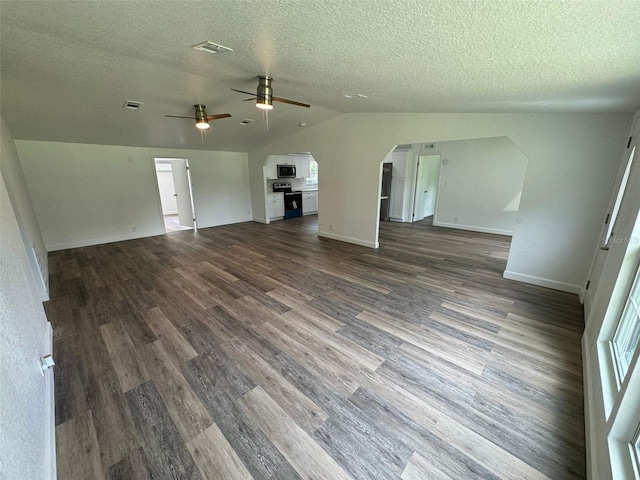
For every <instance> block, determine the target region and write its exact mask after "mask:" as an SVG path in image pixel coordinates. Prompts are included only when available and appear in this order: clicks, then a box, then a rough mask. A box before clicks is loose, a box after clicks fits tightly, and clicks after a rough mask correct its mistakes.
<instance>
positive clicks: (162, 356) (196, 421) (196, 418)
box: [144, 340, 213, 442]
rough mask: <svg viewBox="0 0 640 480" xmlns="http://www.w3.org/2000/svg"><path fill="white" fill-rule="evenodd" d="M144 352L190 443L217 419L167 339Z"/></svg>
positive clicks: (157, 386) (168, 403) (157, 387)
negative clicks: (175, 359)
mask: <svg viewBox="0 0 640 480" xmlns="http://www.w3.org/2000/svg"><path fill="white" fill-rule="evenodd" d="M144 353H145V359H146V363H147V365H148V366H149V367H148V368H149V370H150V371H151V372H152V373H153V378H154V381H153V383H154V385H155V387H156V389H157V390H158V393H159V394H160V397H162V401H163V402H164V404H165V406H166V409H167V411H168V412H169V415H170V416H171V419H172V420H173V423H174V425H175V426H176V428H177V429H178V431H179V432H180V435H181V436H182V438H183V440H184V441H185V442H188V441H189V440H191V439H192V438H194V437H195V436H197V435H198V434H200V433H201V432H203V431H204V430H205V429H207V428H208V427H209V426H210V425H211V424H212V423H213V420H212V419H211V417H210V416H209V414H208V413H207V411H206V409H205V408H204V406H203V405H202V403H201V402H200V400H199V399H198V397H197V396H196V394H195V393H194V392H193V390H192V389H191V386H190V385H189V383H188V382H187V380H186V379H185V378H184V376H183V375H182V372H181V371H180V370H179V369H178V367H177V366H176V365H175V364H174V362H173V361H172V359H171V353H170V352H169V351H168V349H167V348H166V346H165V345H164V342H163V340H157V341H155V342H153V343H151V344H149V345H148V346H147V348H146V351H145V352H144Z"/></svg>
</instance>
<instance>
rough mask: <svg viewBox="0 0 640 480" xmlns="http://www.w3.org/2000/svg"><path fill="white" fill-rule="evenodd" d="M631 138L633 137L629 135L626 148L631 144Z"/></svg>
mask: <svg viewBox="0 0 640 480" xmlns="http://www.w3.org/2000/svg"><path fill="white" fill-rule="evenodd" d="M632 138H633V137H629V141H628V142H627V148H629V147H630V146H631V139H632Z"/></svg>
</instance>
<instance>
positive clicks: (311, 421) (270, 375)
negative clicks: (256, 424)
mask: <svg viewBox="0 0 640 480" xmlns="http://www.w3.org/2000/svg"><path fill="white" fill-rule="evenodd" d="M222 348H223V349H224V351H225V352H227V354H228V355H229V356H230V357H233V358H234V360H236V361H237V362H238V363H239V365H240V367H241V368H242V369H243V371H244V372H245V374H246V375H247V376H250V377H251V378H253V380H255V382H256V384H258V385H260V387H261V388H262V389H264V390H265V392H267V394H268V395H269V396H270V397H271V398H272V399H273V400H275V401H276V403H278V405H280V407H282V408H283V409H284V410H285V411H286V412H287V413H288V414H289V415H290V416H291V417H292V418H293V419H294V420H295V421H296V423H297V424H298V425H300V427H302V429H303V430H305V431H306V432H307V433H309V434H311V433H313V432H314V431H315V430H316V429H317V428H318V427H319V426H320V425H322V423H323V422H324V421H325V420H326V419H327V414H326V413H325V412H324V411H323V410H322V409H320V408H319V407H318V406H317V405H316V404H314V403H313V402H312V401H311V400H310V399H309V398H307V397H305V396H304V395H303V393H302V392H301V391H300V390H298V389H297V388H295V387H294V386H293V385H291V383H289V382H288V381H287V380H286V379H285V378H284V377H283V376H282V375H281V374H280V373H279V372H278V371H277V370H276V369H275V368H274V367H273V366H272V365H271V364H269V363H268V362H266V361H265V360H264V359H262V358H261V357H260V356H259V355H257V354H256V353H254V352H253V351H252V350H251V349H249V348H247V347H246V346H245V345H244V344H243V343H242V342H241V341H238V340H235V341H230V342H228V343H227V344H226V345H222Z"/></svg>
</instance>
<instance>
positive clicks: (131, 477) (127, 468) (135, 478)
mask: <svg viewBox="0 0 640 480" xmlns="http://www.w3.org/2000/svg"><path fill="white" fill-rule="evenodd" d="M152 478H153V477H152V475H151V471H150V470H149V466H148V465H147V457H146V456H145V454H144V451H143V449H142V447H140V448H138V449H136V450H134V451H133V452H131V453H130V454H129V455H127V456H126V457H125V458H123V459H122V460H120V461H119V462H118V463H115V464H113V465H111V467H109V471H108V472H107V479H108V480H152Z"/></svg>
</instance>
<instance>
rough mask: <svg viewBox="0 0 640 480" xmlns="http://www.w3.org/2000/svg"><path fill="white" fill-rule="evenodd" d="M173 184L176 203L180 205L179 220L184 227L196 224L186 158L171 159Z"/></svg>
mask: <svg viewBox="0 0 640 480" xmlns="http://www.w3.org/2000/svg"><path fill="white" fill-rule="evenodd" d="M171 172H172V174H173V184H174V186H175V189H176V203H177V205H178V221H179V222H180V225H182V226H183V227H192V228H193V226H194V222H193V220H194V218H193V204H192V202H191V188H190V185H189V172H188V171H187V161H186V160H185V159H184V158H179V159H175V160H171Z"/></svg>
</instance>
